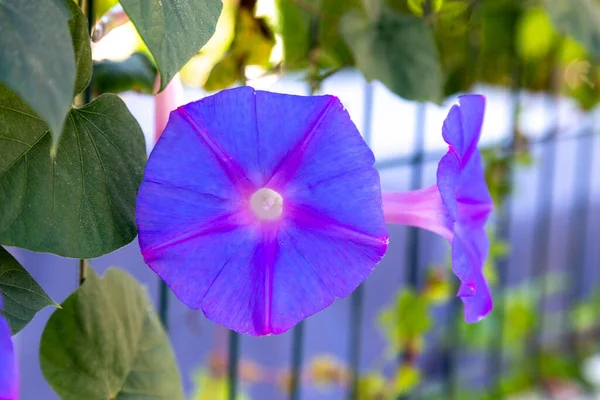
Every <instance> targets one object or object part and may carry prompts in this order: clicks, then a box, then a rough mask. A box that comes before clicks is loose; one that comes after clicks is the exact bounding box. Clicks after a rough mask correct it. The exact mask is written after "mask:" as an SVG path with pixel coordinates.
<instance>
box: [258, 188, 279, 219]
mask: <svg viewBox="0 0 600 400" xmlns="http://www.w3.org/2000/svg"><path fill="white" fill-rule="evenodd" d="M250 208H251V209H252V212H254V214H255V215H256V216H257V217H258V218H259V219H262V220H273V219H278V218H279V217H281V212H282V211H283V197H281V195H280V194H279V193H277V192H276V191H274V190H273V189H269V188H262V189H258V190H257V191H256V192H254V194H253V195H252V197H250Z"/></svg>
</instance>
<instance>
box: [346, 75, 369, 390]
mask: <svg viewBox="0 0 600 400" xmlns="http://www.w3.org/2000/svg"><path fill="white" fill-rule="evenodd" d="M364 94H365V99H364V107H363V110H364V113H363V117H364V126H363V138H364V140H365V142H367V144H368V145H370V144H371V123H372V116H373V115H372V114H373V84H371V83H369V82H365V88H364ZM363 297H364V283H362V284H360V285H359V286H358V287H357V288H356V290H355V291H354V293H353V294H352V298H351V299H350V301H351V303H350V341H349V342H350V349H349V356H348V359H349V364H350V365H349V366H350V373H351V378H350V387H349V391H348V399H349V400H356V399H357V398H358V378H359V374H360V349H361V335H360V333H361V328H362V317H363Z"/></svg>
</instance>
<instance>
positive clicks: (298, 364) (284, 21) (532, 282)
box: [11, 0, 600, 400]
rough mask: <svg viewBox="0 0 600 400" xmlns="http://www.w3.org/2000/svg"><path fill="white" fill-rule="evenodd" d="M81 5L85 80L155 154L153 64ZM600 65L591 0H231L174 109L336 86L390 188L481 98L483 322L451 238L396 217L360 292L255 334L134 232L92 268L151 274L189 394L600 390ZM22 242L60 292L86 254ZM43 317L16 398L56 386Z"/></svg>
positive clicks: (108, 13)
mask: <svg viewBox="0 0 600 400" xmlns="http://www.w3.org/2000/svg"><path fill="white" fill-rule="evenodd" d="M88 1H89V4H90V5H91V7H92V9H93V10H94V11H93V15H92V17H91V18H92V21H96V22H97V23H98V24H99V25H97V26H96V35H95V36H94V40H95V43H94V44H93V57H94V60H95V64H94V76H93V83H92V84H93V87H94V92H95V94H96V95H99V94H101V93H104V92H112V93H120V95H121V96H122V98H123V99H124V100H125V102H126V103H127V105H128V107H129V108H130V110H131V111H132V113H133V114H134V116H135V117H136V118H137V119H138V121H139V123H140V125H141V126H142V128H143V130H144V133H145V135H146V139H147V145H148V150H149V151H150V150H151V148H152V145H153V143H154V141H155V137H156V135H157V134H159V133H160V132H156V130H157V128H156V125H155V111H156V110H155V104H156V103H157V100H156V98H154V97H153V96H152V93H153V89H154V87H155V81H156V68H155V66H154V64H153V61H152V58H151V57H150V55H149V52H148V50H147V49H146V47H145V45H144V44H143V42H142V41H141V39H140V38H139V36H138V35H137V33H136V31H135V28H134V27H133V25H132V24H131V23H130V22H127V20H126V18H124V17H123V14H122V10H121V9H120V6H118V5H117V4H116V1H105V0H102V1H101V0H95V1H93V2H92V1H90V0H88ZM599 58H600V2H598V1H596V0H546V1H542V0H388V1H369V0H365V1H362V0H258V1H256V0H239V1H238V0H224V9H223V13H222V15H221V18H220V20H219V24H218V27H217V32H216V34H215V35H214V37H213V38H212V39H211V41H210V42H209V43H208V44H207V46H205V47H204V48H203V49H202V50H201V51H200V52H199V53H198V54H197V55H196V56H195V57H194V58H193V59H192V60H191V61H190V62H189V63H188V64H187V65H186V66H185V67H184V69H183V70H182V71H181V72H180V74H179V75H178V76H177V77H176V78H175V79H174V81H173V82H172V83H171V84H170V87H169V88H168V89H167V90H170V91H172V92H171V93H174V96H175V99H176V100H175V104H173V108H174V107H175V106H177V105H180V104H185V103H187V102H190V101H193V100H197V99H199V98H202V97H203V96H206V95H207V94H210V93H212V92H215V91H218V90H221V89H224V88H227V87H231V86H236V85H243V84H247V85H251V86H253V87H254V88H256V89H263V90H270V91H275V92H281V93H292V94H311V93H314V94H318V93H327V94H333V95H336V96H338V97H339V98H340V99H341V101H342V103H343V104H344V106H345V107H346V108H347V109H348V111H349V113H350V116H351V117H352V119H353V121H354V122H355V124H356V125H357V127H358V128H359V130H360V131H361V134H362V135H363V137H364V139H365V140H366V141H367V143H368V144H369V145H370V147H371V149H372V150H373V152H374V154H375V157H376V160H377V162H376V163H377V167H378V169H379V171H380V174H381V180H382V186H383V189H384V190H394V191H398V190H411V189H416V188H420V187H424V186H428V185H431V184H433V183H434V182H435V171H436V168H437V162H438V161H439V159H440V158H441V156H443V154H444V153H445V151H446V149H447V145H446V144H445V143H444V141H443V140H442V137H441V126H442V122H443V120H444V118H445V116H446V114H447V112H448V110H449V109H450V107H451V106H452V104H454V103H455V102H456V101H457V96H458V95H459V94H461V93H468V92H472V93H481V94H484V95H485V96H486V97H487V110H486V116H485V121H484V125H483V131H482V139H481V142H480V148H481V150H482V154H483V156H484V161H485V168H486V179H487V182H488V185H489V188H490V191H491V193H492V195H493V197H494V202H495V212H494V214H493V216H492V218H491V220H490V222H489V224H488V234H489V236H490V239H491V243H492V244H491V249H490V254H489V257H488V260H487V264H486V271H485V272H486V275H487V277H488V279H489V281H490V283H491V285H492V288H493V294H494V299H495V307H494V310H493V311H492V313H491V315H490V316H489V317H487V319H485V320H483V321H481V322H480V323H478V324H474V325H467V324H465V323H464V321H463V318H462V306H461V304H460V301H459V300H458V299H456V298H455V296H454V294H455V292H456V289H457V287H456V281H455V279H454V277H453V275H452V273H451V270H450V265H449V250H450V246H449V245H448V243H447V242H446V241H445V240H444V239H442V238H440V237H437V236H436V235H434V234H431V233H428V232H424V231H418V230H415V229H412V228H407V227H401V226H389V231H390V247H389V250H388V253H387V255H386V256H385V258H384V260H383V261H382V262H381V263H380V264H379V265H378V266H377V268H376V269H375V271H374V272H373V274H372V275H371V276H370V277H369V278H368V279H367V280H366V281H365V283H364V284H363V285H362V286H361V287H360V288H359V289H357V291H356V292H355V293H354V294H353V295H352V296H350V297H349V298H346V299H341V300H338V301H336V302H335V303H334V304H333V305H332V306H331V307H329V308H328V309H326V310H324V311H322V312H320V313H318V314H317V315H314V316H312V317H310V318H308V319H307V320H305V321H304V322H303V323H302V324H301V325H300V326H299V327H297V328H295V329H293V330H290V331H289V332H287V333H285V334H283V335H280V336H272V337H264V338H253V337H239V336H237V335H232V334H231V333H230V332H229V331H227V330H226V329H224V328H221V327H219V326H217V325H215V324H213V323H211V322H209V321H207V320H206V319H205V318H204V316H203V315H202V313H201V312H200V311H194V310H190V309H188V308H186V307H185V306H184V305H183V304H181V303H180V302H179V301H178V300H177V299H176V298H175V296H174V295H172V294H171V293H170V292H168V291H166V290H164V287H161V284H160V282H159V279H158V278H157V277H156V276H155V275H154V273H153V272H152V271H151V270H150V269H149V268H148V267H147V266H146V265H145V264H144V262H143V260H142V258H141V256H140V252H139V248H138V246H137V243H132V244H130V245H129V246H127V247H125V248H122V249H120V250H118V251H116V252H114V253H112V254H110V255H107V256H104V257H101V258H99V259H94V260H91V261H90V262H91V264H92V265H93V267H94V269H95V270H96V271H97V272H99V273H100V274H101V273H103V271H104V270H105V269H106V268H107V267H109V266H119V267H121V268H124V269H126V270H127V271H129V272H130V273H131V274H132V275H134V276H135V277H136V278H137V279H138V280H139V281H140V282H143V283H144V284H146V285H147V287H148V290H149V292H150V294H151V295H152V297H153V299H154V300H155V304H156V306H157V308H158V309H159V312H160V313H161V315H162V316H163V319H164V321H165V323H166V326H167V329H168V331H169V335H170V338H171V341H172V343H173V346H174V348H175V352H176V355H177V359H178V362H179V365H180V368H181V371H182V375H183V377H184V384H185V388H186V392H187V393H188V396H189V398H190V399H193V400H221V399H229V398H236V399H260V400H262V399H267V400H270V399H274V400H276V399H287V398H291V399H304V400H320V399H332V400H335V399H347V398H348V399H360V400H388V399H404V398H406V399H461V400H462V399H502V398H511V399H517V398H518V399H594V398H600V394H599V393H600V268H599V267H600V246H599V245H598V243H597V239H598V238H599V237H600V157H599V156H600V135H599V133H598V132H599V130H600V114H599V112H598V107H597V104H598V102H599V101H600V68H599V64H598V60H599ZM11 252H12V253H13V254H14V255H15V257H16V258H17V259H18V260H19V261H21V262H22V263H23V264H24V265H26V266H27V268H28V271H29V272H30V273H31V275H32V276H33V277H34V278H35V279H36V280H37V281H38V282H39V283H40V284H41V285H42V286H43V287H44V288H45V290H46V291H47V292H48V294H49V295H50V296H51V297H52V298H53V299H55V300H56V301H58V302H62V301H63V300H64V299H65V298H66V297H67V296H68V295H69V294H70V293H71V292H72V291H73V290H75V289H76V287H77V284H78V282H77V260H69V259H64V258H60V257H57V256H53V255H49V254H37V253H32V252H27V251H24V250H18V249H11ZM55 269H59V270H62V271H64V272H65V274H63V275H62V276H69V271H72V274H71V275H72V279H71V280H69V279H66V280H64V281H57V280H56V279H54V278H55V277H56V276H57V275H56V274H55V273H54V272H53V271H54V270H55ZM51 311H52V310H50V309H46V310H43V311H42V312H40V313H39V314H38V315H37V316H36V318H35V319H34V321H33V322H32V323H31V324H29V325H28V326H27V327H26V328H25V329H23V330H22V331H21V332H20V333H19V334H18V335H17V336H16V342H17V347H18V353H19V357H20V368H21V379H22V398H23V399H24V400H33V399H36V400H37V399H55V398H57V397H56V395H55V394H54V393H53V391H52V390H51V389H50V387H49V386H48V385H47V383H46V382H45V381H44V378H43V376H42V373H41V371H40V367H39V361H38V357H39V355H38V342H39V339H40V336H41V332H42V330H43V327H44V325H45V323H46V321H47V319H48V317H49V315H50V313H51ZM231 388H234V389H235V393H236V396H230V395H229V393H230V391H231Z"/></svg>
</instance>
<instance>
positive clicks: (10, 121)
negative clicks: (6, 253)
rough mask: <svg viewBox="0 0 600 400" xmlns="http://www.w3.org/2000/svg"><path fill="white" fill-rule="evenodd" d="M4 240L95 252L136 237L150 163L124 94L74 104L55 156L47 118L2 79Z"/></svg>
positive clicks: (68, 252) (0, 235)
mask: <svg viewBox="0 0 600 400" xmlns="http://www.w3.org/2000/svg"><path fill="white" fill-rule="evenodd" d="M0 121H2V124H0V143H1V145H0V243H2V244H5V245H11V246H18V247H23V248H26V249H29V250H33V251H40V252H49V253H54V254H58V255H61V256H64V257H74V258H93V257H98V256H101V255H103V254H107V253H110V252H111V251H114V250H116V249H118V248H120V247H122V246H124V245H126V244H127V243H129V242H131V241H132V240H133V239H134V238H135V235H136V233H137V229H136V225H135V219H134V210H135V199H136V195H137V189H138V186H139V184H140V182H141V179H142V170H143V168H144V165H145V162H146V148H145V143H144V136H143V133H142V130H141V129H140V127H139V125H138V123H137V121H136V120H135V118H134V117H133V116H132V115H131V113H130V112H129V110H128V109H127V107H126V106H125V104H124V103H123V101H122V100H121V99H119V98H118V97H117V96H115V95H104V96H101V97H99V98H97V99H96V100H94V101H93V102H91V103H89V104H87V105H85V106H84V107H82V108H79V109H72V110H71V112H70V113H69V116H68V120H67V123H66V125H65V128H64V131H63V135H62V139H61V145H60V147H59V148H58V151H57V153H56V157H55V158H51V157H50V146H51V139H50V135H49V133H48V127H47V125H46V124H45V123H44V122H43V121H42V120H40V119H39V118H37V117H36V116H35V115H33V114H32V112H31V110H30V109H29V108H28V107H27V106H26V105H25V104H23V103H22V102H21V101H20V100H19V99H18V98H17V96H16V95H15V94H14V93H12V92H11V91H10V90H7V89H6V88H3V87H1V86H0Z"/></svg>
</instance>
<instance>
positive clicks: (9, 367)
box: [0, 296, 19, 400]
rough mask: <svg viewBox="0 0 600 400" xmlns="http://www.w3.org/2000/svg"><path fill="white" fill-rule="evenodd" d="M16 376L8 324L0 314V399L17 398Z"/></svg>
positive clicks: (15, 364)
mask: <svg viewBox="0 0 600 400" xmlns="http://www.w3.org/2000/svg"><path fill="white" fill-rule="evenodd" d="M0 309H2V296H0ZM17 376H18V375H17V360H16V358H15V350H14V348H13V343H12V339H11V330H10V326H9V325H8V322H7V321H6V319H4V318H3V317H2V316H0V400H17V399H18V398H19V382H18V378H17Z"/></svg>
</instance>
